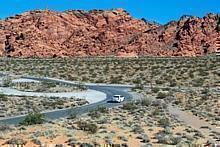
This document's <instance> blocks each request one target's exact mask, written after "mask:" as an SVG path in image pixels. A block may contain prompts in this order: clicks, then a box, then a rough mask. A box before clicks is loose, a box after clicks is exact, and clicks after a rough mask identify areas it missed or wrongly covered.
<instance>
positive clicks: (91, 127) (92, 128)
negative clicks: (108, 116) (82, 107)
mask: <svg viewBox="0 0 220 147" xmlns="http://www.w3.org/2000/svg"><path fill="white" fill-rule="evenodd" d="M77 126H78V128H79V129H80V130H83V131H87V132H90V133H93V134H94V133H96V132H97V131H98V126H97V125H96V124H93V123H87V122H84V121H78V122H77Z"/></svg>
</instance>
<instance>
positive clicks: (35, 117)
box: [21, 113, 45, 126]
mask: <svg viewBox="0 0 220 147" xmlns="http://www.w3.org/2000/svg"><path fill="white" fill-rule="evenodd" d="M44 121H45V120H44V114H41V113H29V114H28V115H27V116H26V117H25V119H24V120H23V121H22V122H21V125H26V126H28V125H35V124H42V123H43V122H44Z"/></svg>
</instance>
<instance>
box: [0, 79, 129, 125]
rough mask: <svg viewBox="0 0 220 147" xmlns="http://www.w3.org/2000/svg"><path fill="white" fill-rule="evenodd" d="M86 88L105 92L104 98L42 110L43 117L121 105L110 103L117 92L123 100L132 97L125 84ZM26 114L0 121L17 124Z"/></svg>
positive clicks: (51, 118) (53, 80) (76, 113)
mask: <svg viewBox="0 0 220 147" xmlns="http://www.w3.org/2000/svg"><path fill="white" fill-rule="evenodd" d="M22 78H26V79H32V80H38V81H50V82H55V83H61V84H69V85H75V84H76V82H72V81H66V80H60V79H54V78H53V79H52V78H51V79H49V78H39V77H31V76H23V77H22ZM86 86H87V88H88V89H91V90H96V91H100V92H103V93H105V94H106V99H104V100H102V101H99V102H97V103H92V104H88V105H83V106H80V107H73V108H65V109H57V110H51V111H44V112H42V113H43V114H44V115H45V118H46V119H47V120H54V119H59V118H65V117H68V116H70V115H71V114H74V115H81V114H84V113H87V112H89V111H91V110H94V109H96V108H98V107H107V108H111V107H115V106H118V105H121V103H111V102H110V101H111V98H112V96H113V95H116V94H119V95H123V96H124V97H125V101H124V102H123V103H125V102H127V101H130V100H131V99H132V95H131V94H129V93H128V89H129V88H130V87H125V86H116V85H114V86H109V85H101V86H100V85H98V84H97V85H96V84H91V85H86ZM25 116H26V115H19V116H12V117H4V118H0V123H2V124H10V125H18V124H19V123H20V122H22V121H23V120H24V118H25Z"/></svg>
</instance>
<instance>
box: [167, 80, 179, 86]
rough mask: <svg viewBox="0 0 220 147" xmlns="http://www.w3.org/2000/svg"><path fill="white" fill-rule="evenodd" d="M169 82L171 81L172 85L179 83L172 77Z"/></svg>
mask: <svg viewBox="0 0 220 147" xmlns="http://www.w3.org/2000/svg"><path fill="white" fill-rule="evenodd" d="M169 82H170V87H175V86H176V85H177V82H176V80H175V79H171V80H170V81H169Z"/></svg>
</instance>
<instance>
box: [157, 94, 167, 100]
mask: <svg viewBox="0 0 220 147" xmlns="http://www.w3.org/2000/svg"><path fill="white" fill-rule="evenodd" d="M166 97H167V94H166V93H164V92H159V93H158V94H157V99H164V98H166Z"/></svg>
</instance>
